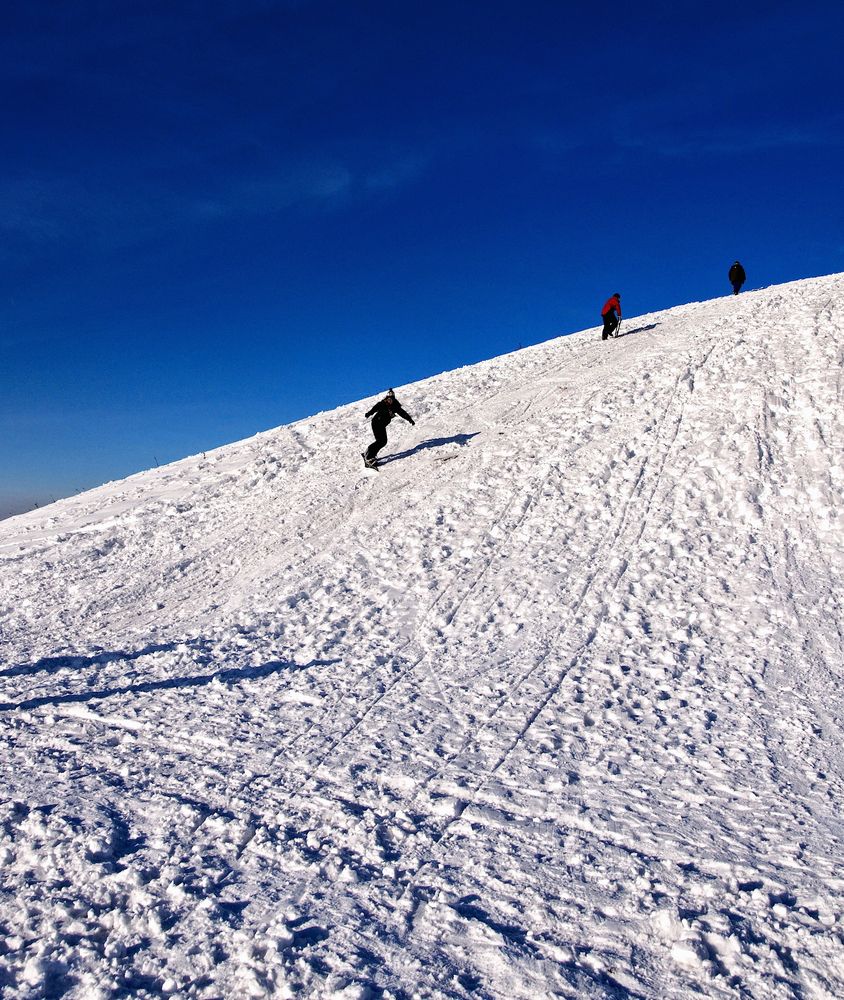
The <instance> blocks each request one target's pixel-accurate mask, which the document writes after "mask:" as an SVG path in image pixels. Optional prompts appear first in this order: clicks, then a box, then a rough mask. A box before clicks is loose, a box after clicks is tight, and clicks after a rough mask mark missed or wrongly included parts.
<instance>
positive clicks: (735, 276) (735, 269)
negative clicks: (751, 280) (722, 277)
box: [727, 261, 747, 284]
mask: <svg viewBox="0 0 844 1000" xmlns="http://www.w3.org/2000/svg"><path fill="white" fill-rule="evenodd" d="M727 277H728V278H729V279H730V281H731V282H733V283H735V282H736V281H740V282H741V283H742V284H744V282H745V281H746V279H747V275H746V274H745V273H744V268H743V267H742V266H741V264H739V262H738V261H736V262H735V264H733V266H732V267H731V268H730V273H729V274H728V275H727Z"/></svg>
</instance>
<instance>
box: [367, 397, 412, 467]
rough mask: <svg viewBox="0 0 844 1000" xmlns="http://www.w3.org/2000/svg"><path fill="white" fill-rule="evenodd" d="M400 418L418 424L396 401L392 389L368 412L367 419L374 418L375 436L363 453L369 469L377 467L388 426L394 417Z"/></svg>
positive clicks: (385, 441) (373, 428)
mask: <svg viewBox="0 0 844 1000" xmlns="http://www.w3.org/2000/svg"><path fill="white" fill-rule="evenodd" d="M395 416H399V417H402V418H403V419H404V420H406V421H407V422H408V423H409V424H414V425H415V424H416V421H415V420H414V419H413V417H411V416H410V414H409V413H405V411H404V410H403V409H402V407H401V403H399V401H398V400H397V399H396V394H395V393H394V392H393V390H392V389H388V390H387V395H386V396H385V397H384V398H383V399H381V400H379V401H378V402H377V403H376V404H375V406H373V407H372V409H371V410H367V412H366V419H367V420H369V418H370V417H372V433H373V434H374V435H375V440H374V441H373V442H372V444H371V445H370V446H369V447H368V448H367V449H366V451H363V452H361V454H362V455H363V462H364V465H365V466H366V467H367V468H368V469H374V468H376V467H377V465H376V461H375V456H376V455H377V454H378V452H379V451H380V450H381V449H382V448H383V447H384V445H385V444H386V443H387V424H389V422H390V421H391V420H392V419H393V417H395Z"/></svg>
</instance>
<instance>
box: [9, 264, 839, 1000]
mask: <svg viewBox="0 0 844 1000" xmlns="http://www.w3.org/2000/svg"><path fill="white" fill-rule="evenodd" d="M842 303H844V276H842V275H835V276H831V277H826V278H819V279H813V280H808V281H801V282H795V283H793V284H789V285H783V286H780V287H776V288H771V289H766V290H763V291H758V292H751V293H748V294H744V295H741V296H739V297H738V298H734V297H728V298H723V299H718V300H714V301H712V302H704V303H697V304H693V305H688V306H683V307H680V308H676V309H672V310H668V311H666V312H662V313H656V314H652V315H647V316H642V317H639V318H638V319H634V320H629V319H628V320H626V321H625V327H626V328H625V329H624V330H623V333H624V335H623V336H622V337H621V338H619V339H618V340H616V341H611V342H608V343H601V342H600V339H599V337H598V335H597V333H596V331H595V330H591V331H585V332H583V333H579V334H575V335H573V336H570V337H566V338H564V339H560V340H556V341H553V342H550V343H547V344H543V345H541V346H539V347H535V348H530V349H527V350H523V351H519V352H518V353H515V354H511V355H508V356H506V357H502V358H497V359H495V360H493V361H490V362H486V363H484V364H479V365H475V366H473V367H470V368H465V369H462V370H459V371H455V372H450V373H447V374H444V375H440V376H437V377H436V378H431V379H428V380H427V381H424V382H420V383H417V384H415V385H412V386H407V387H405V388H404V389H401V390H399V392H398V395H399V398H400V399H401V401H402V402H403V404H404V405H405V407H406V408H407V409H408V410H409V411H410V413H411V414H413V416H414V417H415V418H416V420H417V426H416V427H415V428H411V427H410V426H409V425H407V424H404V423H402V422H401V421H394V423H393V424H392V426H391V428H390V432H391V441H390V446H389V448H388V449H387V450H386V451H385V455H386V456H387V460H386V461H385V464H384V467H383V471H382V472H381V473H380V474H374V473H373V474H366V473H365V472H364V470H363V469H362V468H361V461H360V458H359V453H360V450H361V448H362V447H363V446H364V445H365V444H366V442H367V440H368V439H369V433H368V424H367V422H366V421H365V420H364V419H363V413H364V411H365V410H366V408H367V406H368V405H369V403H371V401H366V402H365V403H360V404H354V405H352V406H347V407H342V408H340V409H338V410H336V411H334V412H331V413H324V414H319V415H317V416H315V417H313V418H312V419H309V420H304V421H301V422H299V423H296V424H293V425H291V426H288V427H282V428H279V429H277V430H274V431H270V432H268V433H265V434H260V435H258V436H257V437H255V438H252V439H251V440H248V441H243V442H240V443H238V444H234V445H231V446H229V447H226V448H221V449H219V450H218V451H216V452H213V453H209V454H207V455H203V456H199V457H196V458H191V459H186V460H185V461H182V462H179V463H176V464H174V465H172V466H169V467H167V468H162V469H157V470H154V471H151V472H148V473H144V474H142V475H138V476H134V477H132V478H131V479H127V480H125V481H124V482H120V483H113V484H109V485H108V486H104V487H102V488H101V489H98V490H94V491H92V492H90V493H87V494H85V495H83V496H79V497H76V498H73V499H71V500H67V501H63V502H61V503H58V504H55V505H54V506H52V507H50V508H48V509H46V510H44V511H36V512H34V513H32V514H28V515H25V516H21V517H17V518H13V519H11V520H8V521H5V522H3V523H2V524H0V663H1V664H2V665H0V733H1V734H2V735H0V739H2V767H3V779H4V783H3V790H2V799H3V802H2V805H0V993H2V995H3V996H4V998H5V997H8V998H19V997H33V998H34V997H43V996H67V997H72V998H86V1000H90V998H97V997H118V996H133V997H158V996H160V995H171V996H179V997H207V998H211V997H233V998H241V997H247V996H255V997H262V996H293V995H296V996H300V995H309V996H338V997H347V998H352V997H359V998H361V997H393V998H410V997H415V996H418V997H425V998H427V997H470V996H471V997H496V998H507V1000H512V998H527V997H531V998H534V997H546V996H549V997H550V996H563V997H613V998H619V997H631V998H632V997H652V998H664V997H691V996H694V995H701V994H702V995H704V996H711V997H758V998H775V997H776V998H779V997H794V998H818V997H840V996H842V995H844V823H842V812H841V810H842V793H843V792H844V753H842V748H841V747H842V736H844V693H842V680H844V637H842V619H843V618H844V616H842V603H844V583H842V577H844V556H843V555H842V537H844V534H842V530H841V529H842V524H841V492H842V484H844V454H842V443H844V438H842V426H843V425H844V417H842V403H843V402H844V398H842V396H844V393H843V392H842V388H843V387H842V374H841V373H842V348H844V317H843V316H842Z"/></svg>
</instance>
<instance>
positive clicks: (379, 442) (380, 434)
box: [366, 417, 387, 462]
mask: <svg viewBox="0 0 844 1000" xmlns="http://www.w3.org/2000/svg"><path fill="white" fill-rule="evenodd" d="M372 433H373V434H374V435H375V440H374V441H373V442H372V444H371V445H370V446H369V447H368V448H367V449H366V460H367V462H372V461H374V460H375V456H376V455H377V454H378V452H379V451H380V450H381V449H382V448H383V447H384V445H385V444H386V443H387V425H386V424H385V423H384V421H383V420H379V419H378V417H376V418H375V419H374V420H373V421H372Z"/></svg>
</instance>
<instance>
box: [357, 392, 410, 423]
mask: <svg viewBox="0 0 844 1000" xmlns="http://www.w3.org/2000/svg"><path fill="white" fill-rule="evenodd" d="M365 416H366V417H367V419H368V418H369V417H372V418H373V420H372V422H373V423H379V424H383V426H384V427H386V426H387V424H388V423H389V422H390V421H391V420H392V419H393V417H395V416H399V417H402V418H403V419H405V420H406V421H407V422H408V423H409V424H412V423H414V420H413V417H411V415H410V414H409V413H405V411H404V410H403V409H402V407H401V403H400V402H399V401H398V400H397V399H395V398H394V399H393V400H392V401H391V400H389V399H388V398H387V397H386V396H385V397H384V398H383V399H381V400H379V401H378V402H377V403H376V404H375V406H373V407H372V409H371V410H367V412H366V414H365Z"/></svg>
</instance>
